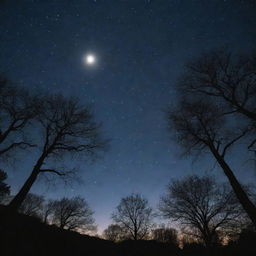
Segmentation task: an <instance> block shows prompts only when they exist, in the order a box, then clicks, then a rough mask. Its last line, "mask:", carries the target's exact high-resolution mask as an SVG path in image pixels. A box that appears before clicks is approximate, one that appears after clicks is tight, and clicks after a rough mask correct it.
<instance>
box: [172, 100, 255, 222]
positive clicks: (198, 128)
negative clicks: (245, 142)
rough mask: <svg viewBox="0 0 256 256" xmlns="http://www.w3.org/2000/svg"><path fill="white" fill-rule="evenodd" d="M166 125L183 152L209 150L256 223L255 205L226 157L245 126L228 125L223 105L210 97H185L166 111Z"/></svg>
mask: <svg viewBox="0 0 256 256" xmlns="http://www.w3.org/2000/svg"><path fill="white" fill-rule="evenodd" d="M168 120H169V128H170V130H172V131H173V130H174V131H175V137H176V140H177V141H178V143H179V144H180V145H181V146H182V147H184V148H185V151H186V153H188V154H192V153H194V152H196V153H197V154H202V153H205V152H209V153H211V155H212V156H213V157H214V158H215V159H216V161H217V162H218V164H219V165H220V167H221V168H222V170H223V172H224V174H225V175H226V177H227V178H228V180H229V183H230V185H231V186H232V188H233V191H234V192H235V194H236V196H237V198H238V200H239V202H240V203H241V205H242V206H243V208H244V210H245V211H246V212H247V214H248V216H249V217H250V219H251V220H252V222H253V223H254V225H255V226H256V207H255V205H254V204H253V202H252V201H251V200H250V198H249V197H248V195H247V193H246V191H245V190H244V189H243V187H242V186H241V184H240V183H239V181H238V180H237V178H236V176H235V174H234V172H233V170H232V169H231V167H230V165H229V164H228V163H227V160H226V159H225V157H226V154H227V152H228V151H229V150H230V149H231V148H232V146H234V144H235V143H236V142H238V141H239V140H241V139H243V138H244V136H245V135H246V134H247V133H248V132H250V130H249V129H248V127H247V126H245V127H240V128H239V127H236V126H234V125H233V126H231V123H230V122H229V120H228V117H227V116H226V115H223V108H222V106H219V105H218V104H217V103H214V102H211V100H210V99H207V100H205V99H203V98H199V99H198V98H197V97H195V99H185V100H182V101H180V102H179V104H178V106H177V108H174V109H170V111H169V112H168Z"/></svg>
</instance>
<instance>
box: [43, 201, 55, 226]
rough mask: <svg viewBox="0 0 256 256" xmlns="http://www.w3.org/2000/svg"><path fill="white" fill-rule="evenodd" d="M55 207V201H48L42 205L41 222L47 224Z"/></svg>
mask: <svg viewBox="0 0 256 256" xmlns="http://www.w3.org/2000/svg"><path fill="white" fill-rule="evenodd" d="M54 207H55V201H54V200H52V199H50V200H48V201H47V202H45V203H44V204H43V207H42V220H43V222H44V223H48V224H50V223H49V218H50V217H51V214H52V213H53V210H54Z"/></svg>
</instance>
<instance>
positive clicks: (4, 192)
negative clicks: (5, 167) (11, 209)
mask: <svg viewBox="0 0 256 256" xmlns="http://www.w3.org/2000/svg"><path fill="white" fill-rule="evenodd" d="M6 179H7V173H6V172H4V171H2V170H0V202H2V201H3V199H4V198H5V197H6V196H8V195H9V194H10V186H8V185H7V184H6V183H5V182H4V181H5V180H6Z"/></svg>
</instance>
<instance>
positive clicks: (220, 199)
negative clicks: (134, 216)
mask: <svg viewBox="0 0 256 256" xmlns="http://www.w3.org/2000/svg"><path fill="white" fill-rule="evenodd" d="M159 209H160V211H161V212H162V214H163V216H164V217H166V218H171V219H173V220H175V221H179V222H180V223H181V224H182V225H183V227H185V229H184V232H186V233H189V234H190V235H193V236H194V237H197V238H199V239H201V240H202V241H203V242H204V244H205V245H206V246H207V247H211V246H213V245H214V244H215V243H216V242H217V240H218V233H219V232H221V231H222V230H225V228H227V227H228V226H229V225H231V224H234V223H235V222H236V221H237V220H238V218H239V217H240V215H241V208H240V205H239V203H238V202H237V199H236V197H235V195H234V193H233V192H232V191H231V190H230V189H229V188H227V186H225V185H220V184H218V183H216V182H215V181H214V179H213V178H211V177H209V176H205V177H201V178H200V177H198V176H195V175H194V176H189V177H186V178H184V179H182V180H175V181H173V182H172V183H170V184H169V186H168V189H167V193H166V195H164V196H163V197H162V198H161V202H160V208H159Z"/></svg>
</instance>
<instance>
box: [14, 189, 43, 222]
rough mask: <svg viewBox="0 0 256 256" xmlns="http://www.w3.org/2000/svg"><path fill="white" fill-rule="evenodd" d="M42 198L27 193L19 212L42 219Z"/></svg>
mask: <svg viewBox="0 0 256 256" xmlns="http://www.w3.org/2000/svg"><path fill="white" fill-rule="evenodd" d="M43 204H44V197H43V196H39V195H35V194H31V193H28V194H27V196H26V198H25V200H24V201H23V202H22V204H21V206H20V209H19V212H21V213H23V214H26V215H28V216H33V217H38V218H40V219H41V218H42V210H43Z"/></svg>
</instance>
